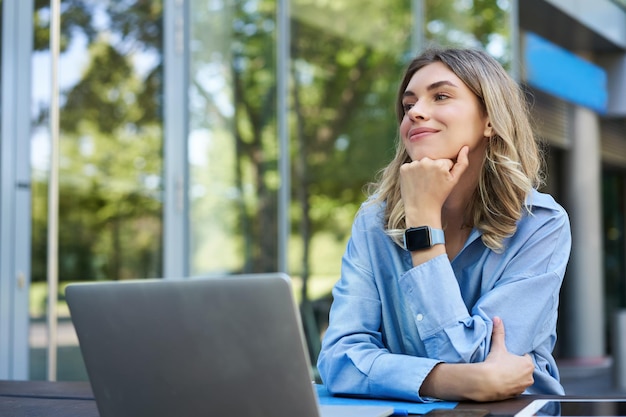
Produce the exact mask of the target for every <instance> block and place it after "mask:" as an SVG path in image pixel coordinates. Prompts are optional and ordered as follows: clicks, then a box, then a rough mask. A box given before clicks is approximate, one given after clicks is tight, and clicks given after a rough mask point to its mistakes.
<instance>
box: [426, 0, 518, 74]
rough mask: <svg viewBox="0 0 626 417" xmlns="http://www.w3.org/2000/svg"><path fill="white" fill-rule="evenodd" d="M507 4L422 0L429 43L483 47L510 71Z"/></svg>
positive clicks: (482, 0) (494, 0)
mask: <svg viewBox="0 0 626 417" xmlns="http://www.w3.org/2000/svg"><path fill="white" fill-rule="evenodd" d="M511 8H512V5H511V1H510V0H454V1H450V0H425V11H426V17H425V31H426V39H427V40H428V41H429V42H434V43H435V44H439V45H444V46H460V47H482V48H484V49H486V50H487V52H489V54H490V55H492V56H493V57H494V58H496V59H497V60H498V61H500V63H501V64H502V65H504V66H505V67H507V68H508V67H510V65H511V60H512V59H513V57H512V56H511V54H512V44H511V42H512V41H511V24H510V22H511V20H510V13H511Z"/></svg>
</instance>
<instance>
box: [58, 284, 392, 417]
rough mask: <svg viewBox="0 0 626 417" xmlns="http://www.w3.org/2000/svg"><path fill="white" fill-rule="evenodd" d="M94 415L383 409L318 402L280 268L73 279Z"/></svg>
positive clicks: (289, 415) (375, 413)
mask: <svg viewBox="0 0 626 417" xmlns="http://www.w3.org/2000/svg"><path fill="white" fill-rule="evenodd" d="M65 295H66V299H67V303H68V305H69V309H70V313H71V317H72V321H73V323H74V327H75V329H76V333H77V335H78V340H79V343H80V348H81V352H82V355H83V359H84V361H85V366H86V369H87V374H88V376H89V380H90V382H91V386H92V389H93V392H94V396H95V399H96V404H97V407H98V410H99V412H100V416H101V417H125V416H128V417H138V416H150V417H166V416H167V417H171V416H181V417H186V416H194V417H195V416H230V415H236V416H239V417H248V416H268V417H269V416H271V417H296V416H297V417H327V416H332V417H352V416H355V417H356V416H359V417H383V416H388V415H391V414H392V413H393V408H392V407H386V406H382V407H381V406H371V407H370V406H362V405H359V406H336V405H333V406H326V405H323V406H320V405H319V404H318V400H317V397H316V393H315V387H314V385H313V383H312V380H311V367H310V362H309V356H308V353H307V347H306V344H305V342H304V336H303V331H302V325H301V321H300V316H299V312H298V309H297V305H296V303H295V300H294V298H293V291H292V287H291V280H290V278H289V277H288V276H287V275H285V274H280V273H276V274H258V275H256V274H255V275H231V276H225V277H219V278H201V279H184V280H182V279H180V280H157V279H147V280H132V281H117V282H94V283H79V284H71V285H69V286H68V287H67V289H66V293H65Z"/></svg>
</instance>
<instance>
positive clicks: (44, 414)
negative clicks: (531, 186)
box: [0, 381, 626, 417]
mask: <svg viewBox="0 0 626 417" xmlns="http://www.w3.org/2000/svg"><path fill="white" fill-rule="evenodd" d="M540 398H557V399H562V398H563V397H559V396H546V395H543V396H542V395H523V396H520V397H517V398H514V399H511V400H506V401H499V402H489V403H471V402H462V403H459V405H458V406H457V407H456V408H455V409H454V410H446V411H447V414H446V415H447V416H449V417H452V416H454V415H455V414H456V415H458V416H467V415H469V414H467V411H469V410H476V409H481V410H488V411H489V412H490V413H491V415H492V416H511V415H513V414H515V413H516V412H517V411H519V410H521V409H522V408H523V407H525V406H526V405H528V404H530V403H531V402H532V401H533V400H535V399H540ZM565 398H581V399H582V398H598V397H597V396H596V397H592V396H589V397H585V396H566V397H565ZM611 398H615V396H611ZM624 398H625V399H626V395H625V396H624ZM0 416H19V417H66V416H76V417H99V414H98V409H97V407H96V401H95V399H94V396H93V392H92V391H91V386H90V385H89V382H86V381H85V382H65V381H63V382H61V381H59V382H48V381H0Z"/></svg>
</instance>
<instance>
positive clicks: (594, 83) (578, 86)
mask: <svg viewBox="0 0 626 417" xmlns="http://www.w3.org/2000/svg"><path fill="white" fill-rule="evenodd" d="M524 58H525V60H526V79H527V81H528V84H530V85H532V86H533V87H536V88H538V89H540V90H543V91H545V92H547V93H550V94H552V95H555V96H557V97H560V98H562V99H564V100H567V101H570V102H572V103H576V104H579V105H581V106H584V107H589V108H591V109H592V110H595V111H596V112H598V113H601V114H604V113H605V112H606V109H607V100H608V93H607V76H606V72H605V71H604V70H603V69H602V68H600V67H598V66H597V65H594V64H592V63H590V62H587V61H585V60H583V59H581V58H579V57H577V56H576V55H574V54H572V53H571V52H569V51H567V50H565V49H562V48H560V47H559V46H556V45H554V44H552V43H550V42H548V41H547V40H545V39H543V38H541V37H539V36H537V35H535V34H533V33H527V34H526V36H525V51H524Z"/></svg>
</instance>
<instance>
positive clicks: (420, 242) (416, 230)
mask: <svg viewBox="0 0 626 417" xmlns="http://www.w3.org/2000/svg"><path fill="white" fill-rule="evenodd" d="M444 243H446V241H445V238H444V234H443V230H441V229H433V228H432V227H430V226H420V227H410V228H408V229H406V230H405V231H404V249H406V250H408V251H410V252H413V251H416V250H422V249H430V248H431V247H433V246H435V245H439V244H444Z"/></svg>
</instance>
